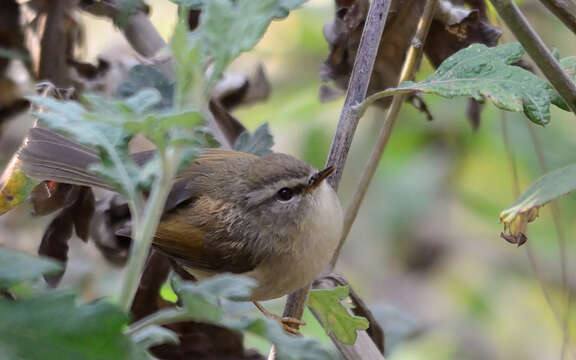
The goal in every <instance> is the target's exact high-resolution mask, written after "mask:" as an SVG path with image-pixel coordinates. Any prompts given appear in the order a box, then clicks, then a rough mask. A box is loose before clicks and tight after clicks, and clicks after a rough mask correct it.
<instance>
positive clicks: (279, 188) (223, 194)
mask: <svg viewBox="0 0 576 360" xmlns="http://www.w3.org/2000/svg"><path fill="white" fill-rule="evenodd" d="M152 154H153V152H152V151H146V152H141V153H136V154H134V155H133V157H134V160H135V161H136V163H139V164H142V163H144V162H145V161H147V160H148V159H150V157H151V155H152ZM20 159H21V160H22V164H23V169H24V171H25V172H26V173H27V174H28V175H29V176H32V177H35V178H37V179H39V180H52V181H57V182H61V183H68V184H76V185H87V186H96V187H100V188H104V189H109V190H111V189H110V186H109V185H107V184H106V183H105V182H103V181H102V180H101V179H100V178H99V177H97V176H96V175H94V174H92V173H90V172H89V171H87V168H88V167H89V165H91V164H94V163H95V162H97V161H99V158H98V156H97V155H96V153H95V152H94V151H93V150H92V149H89V148H87V147H84V146H81V145H79V144H77V143H75V142H73V141H71V140H70V139H68V138H66V137H64V136H62V135H59V134H56V133H54V132H52V131H49V130H46V129H42V128H33V129H31V130H30V132H29V136H28V139H27V142H26V143H25V145H24V147H23V148H22V149H21V151H20ZM330 171H331V170H330V169H328V170H326V171H323V172H318V171H317V170H315V169H314V168H313V167H312V166H310V165H308V164H307V163H305V162H303V161H301V160H298V159H296V158H294V157H292V156H289V155H285V154H271V155H266V156H262V157H257V156H254V155H250V154H245V153H240V152H235V151H230V150H223V149H206V150H205V151H204V153H203V154H202V155H201V156H199V157H198V158H197V159H196V160H195V161H194V162H193V163H192V164H191V165H189V166H188V167H187V168H186V169H184V170H183V171H181V172H180V173H179V174H178V175H177V177H176V179H175V181H174V185H173V188H172V190H171V192H170V194H169V196H168V200H167V202H166V206H165V213H164V215H163V217H162V219H161V222H160V224H159V226H158V228H157V231H156V234H155V238H154V242H153V243H154V246H155V247H157V248H158V249H159V250H161V251H162V252H164V253H165V254H167V255H169V256H171V257H173V258H175V259H177V260H178V261H179V262H180V263H181V264H182V265H184V266H185V267H186V268H187V269H188V270H189V271H190V272H191V273H192V274H194V275H195V276H197V277H200V278H202V277H205V276H210V275H211V274H217V273H222V272H232V273H243V274H246V275H248V276H251V277H253V278H254V279H256V280H257V281H258V282H259V286H258V287H257V288H256V289H255V292H254V294H253V299H254V300H261V299H269V298H274V297H279V296H282V295H284V294H286V293H288V292H290V291H293V290H295V289H297V288H298V287H301V286H304V285H305V284H306V283H307V282H309V281H311V280H312V279H313V278H314V277H315V276H316V275H318V273H319V272H320V271H321V270H322V268H323V267H324V266H325V265H326V264H327V262H328V261H329V259H330V256H331V254H332V252H333V251H334V248H335V246H336V244H337V242H338V238H339V234H340V226H341V218H342V214H341V209H340V204H339V202H338V199H337V197H336V195H335V193H334V191H333V190H332V189H331V188H330V186H329V185H328V184H326V183H324V182H323V181H322V180H323V179H324V178H325V177H326V176H327V175H328V174H329V173H330ZM118 235H122V236H130V229H129V228H126V229H121V230H120V231H119V232H118ZM293 266H294V269H292V267H293Z"/></svg>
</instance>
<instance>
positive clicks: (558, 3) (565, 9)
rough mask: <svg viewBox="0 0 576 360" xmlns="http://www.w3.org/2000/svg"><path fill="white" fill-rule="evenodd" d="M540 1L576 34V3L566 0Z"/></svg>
mask: <svg viewBox="0 0 576 360" xmlns="http://www.w3.org/2000/svg"><path fill="white" fill-rule="evenodd" d="M540 2H541V3H542V4H544V6H546V7H547V8H548V10H550V11H552V12H553V13H554V15H556V17H557V18H558V19H560V20H561V21H562V22H563V23H564V25H566V27H567V28H568V29H570V30H572V32H573V33H574V34H576V3H574V2H573V1H566V0H540Z"/></svg>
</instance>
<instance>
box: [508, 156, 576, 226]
mask: <svg viewBox="0 0 576 360" xmlns="http://www.w3.org/2000/svg"><path fill="white" fill-rule="evenodd" d="M574 190H576V164H572V165H568V166H566V167H563V168H560V169H557V170H554V171H552V172H549V173H547V174H545V175H543V176H542V177H540V178H539V179H538V180H536V181H535V182H533V183H532V185H530V187H528V189H526V190H525V191H524V192H523V193H522V194H521V195H520V197H519V198H518V200H516V203H515V204H514V206H512V207H510V208H508V209H506V210H504V211H502V212H501V213H500V219H501V220H502V221H503V222H504V223H505V224H512V223H514V222H515V221H517V219H518V218H519V216H521V215H522V214H528V213H530V212H531V211H534V210H537V209H538V208H539V207H541V206H544V205H546V204H547V203H549V202H550V201H552V200H554V199H556V198H558V197H560V196H562V195H566V194H568V193H571V192H573V191H574ZM530 218H532V220H533V219H534V216H530Z"/></svg>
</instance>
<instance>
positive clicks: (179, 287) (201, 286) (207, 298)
mask: <svg viewBox="0 0 576 360" xmlns="http://www.w3.org/2000/svg"><path fill="white" fill-rule="evenodd" d="M255 285H256V283H255V282H254V280H252V279H250V278H247V277H245V276H239V275H227V274H225V275H219V276H215V277H212V278H209V279H206V280H203V281H200V282H198V283H193V282H183V281H181V280H179V279H178V278H174V281H173V284H172V287H173V288H174V292H175V293H176V294H178V296H179V297H180V299H181V301H182V303H183V306H184V309H183V310H184V314H183V316H184V317H185V318H188V319H190V320H194V321H202V322H208V323H212V324H216V325H220V326H224V327H227V328H230V329H233V330H237V331H248V332H251V333H253V334H255V335H258V336H261V337H263V338H265V339H267V340H269V341H270V342H271V343H273V344H274V345H276V347H277V351H278V358H279V359H294V360H308V359H309V360H317V359H318V360H324V359H332V357H331V355H330V352H329V351H327V350H326V349H325V348H324V347H323V346H322V345H321V344H320V343H319V342H318V341H317V340H314V339H308V338H303V337H294V336H292V335H289V334H286V333H285V332H284V330H283V329H282V327H281V326H280V324H279V323H278V321H276V320H273V319H269V318H252V317H244V318H242V319H237V318H233V317H231V316H229V315H227V314H226V313H225V312H224V311H223V310H222V309H221V308H220V303H221V300H223V299H224V300H246V299H248V298H249V297H250V294H251V292H252V289H253V288H254V286H255Z"/></svg>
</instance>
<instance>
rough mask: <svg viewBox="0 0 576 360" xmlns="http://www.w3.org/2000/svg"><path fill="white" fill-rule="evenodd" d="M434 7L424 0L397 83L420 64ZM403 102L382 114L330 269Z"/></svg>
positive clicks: (401, 96)
mask: <svg viewBox="0 0 576 360" xmlns="http://www.w3.org/2000/svg"><path fill="white" fill-rule="evenodd" d="M437 4H438V0H428V1H427V2H426V6H425V7H424V11H423V13H422V17H421V18H420V21H419V22H418V27H417V29H416V34H415V35H414V39H413V40H412V45H411V46H410V49H408V54H407V55H406V60H405V61H404V65H403V66H402V71H401V73H400V77H399V79H398V83H401V82H403V81H406V80H410V79H411V78H412V77H413V76H414V72H415V71H416V68H417V66H418V64H419V63H420V59H421V58H422V52H423V50H424V43H425V41H426V37H427V35H428V30H429V29H430V24H431V23H432V20H433V19H434V13H435V10H436V6H437ZM405 99H406V94H398V95H395V96H394V98H393V99H392V103H391V104H390V108H389V109H388V112H387V113H386V118H385V119H384V122H383V123H382V127H381V128H380V131H379V132H378V137H377V140H376V144H374V147H373V148H372V152H371V153H370V157H369V158H368V162H367V163H366V166H365V167H364V171H363V172H362V175H361V176H360V181H359V183H358V186H357V187H356V192H355V193H354V196H352V201H351V203H350V205H349V206H348V209H347V210H346V216H345V217H344V225H343V230H342V236H341V238H340V243H339V244H338V248H337V249H336V252H335V253H334V256H333V257H332V261H331V262H330V268H331V269H334V267H335V266H336V262H337V261H338V257H339V255H340V251H341V250H342V246H343V245H344V242H345V241H346V238H347V237H348V234H349V233H350V229H351V227H352V224H353V223H354V220H356V216H357V215H358V210H359V209H360V205H361V204H362V200H364V196H365V195H366V191H367V190H368V187H369V186H370V182H371V181H372V178H373V177H374V173H375V172H376V169H377V168H378V164H379V163H380V159H381V158H382V154H383V153H384V150H386V145H387V144H388V140H389V139H390V135H391V134H392V129H393V128H394V124H395V123H396V119H397V118H398V114H399V113H400V109H401V108H402V105H403V104H404V100H405ZM367 100H368V99H367Z"/></svg>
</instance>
